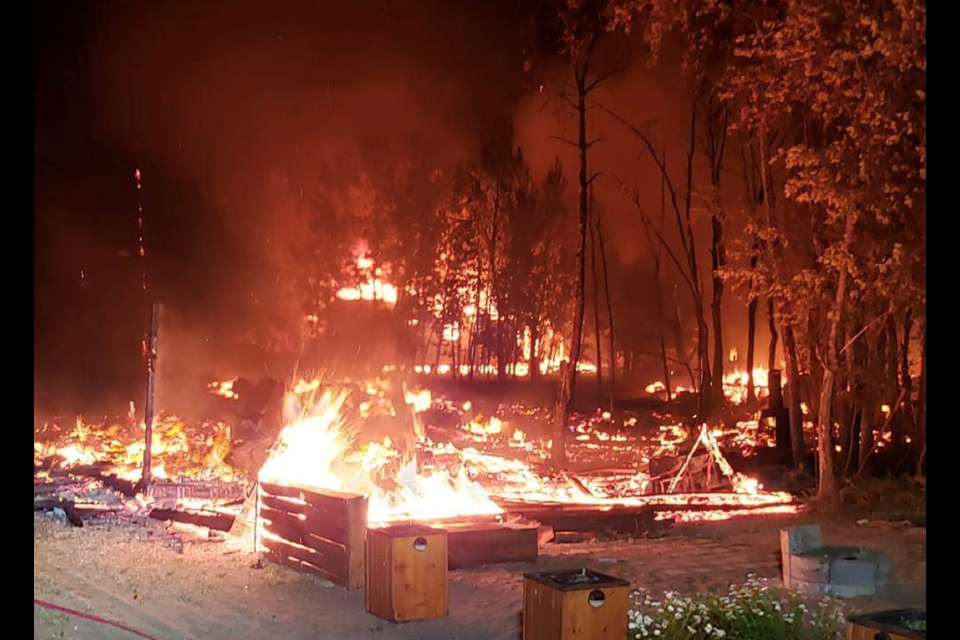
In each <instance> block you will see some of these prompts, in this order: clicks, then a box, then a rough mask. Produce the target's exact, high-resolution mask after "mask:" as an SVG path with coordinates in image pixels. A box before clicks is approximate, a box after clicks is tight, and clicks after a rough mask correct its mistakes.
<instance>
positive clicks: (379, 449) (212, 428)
mask: <svg viewBox="0 0 960 640" xmlns="http://www.w3.org/2000/svg"><path fill="white" fill-rule="evenodd" d="M389 375H390V374H386V375H385V376H383V377H380V378H377V379H373V380H367V381H362V382H344V381H336V382H334V381H325V380H324V379H322V378H312V379H301V380H298V381H297V382H295V383H294V384H292V385H289V387H288V388H287V391H286V392H285V394H283V398H282V408H281V411H282V418H281V419H280V420H279V421H277V422H276V424H277V425H278V426H279V425H282V428H279V429H277V428H276V427H273V428H272V429H270V428H267V429H266V432H265V433H260V434H259V435H258V436H257V437H253V435H252V433H253V432H255V431H256V430H255V429H253V428H251V427H250V426H249V425H248V426H247V427H246V431H244V429H241V428H240V427H239V425H238V426H231V425H229V424H226V423H224V422H221V421H205V422H200V423H195V424H190V425H188V424H187V423H186V422H185V421H184V420H181V419H179V418H177V417H175V416H169V415H161V416H160V417H159V418H158V419H157V421H156V423H155V425H154V430H153V459H154V465H155V467H154V472H153V475H154V477H155V478H157V479H158V480H159V481H160V483H161V484H163V482H166V483H167V488H166V489H159V490H158V489H156V488H154V489H153V490H152V491H151V492H150V493H149V494H147V495H146V496H141V497H139V498H137V501H136V503H135V505H134V506H133V507H128V509H132V510H133V511H140V512H142V511H150V510H151V509H158V508H171V507H172V508H186V509H189V508H192V509H194V510H197V509H201V510H203V509H206V510H208V511H209V510H213V512H215V513H220V514H230V513H232V514H234V515H236V512H237V509H238V508H239V504H240V502H241V501H240V500H238V499H237V498H238V496H242V495H245V494H246V493H249V491H250V490H251V489H252V487H253V486H254V485H255V484H256V482H257V481H263V482H269V483H274V484H280V485H284V486H299V487H304V488H307V489H313V490H330V491H334V492H344V493H351V494H358V495H363V496H367V498H368V500H369V511H368V521H369V524H370V525H372V526H377V525H384V524H389V523H396V522H410V521H415V522H433V521H444V520H450V519H457V518H470V517H480V518H484V517H498V518H503V517H506V516H507V514H508V513H509V512H511V510H513V511H516V510H517V508H518V505H519V506H521V507H522V506H530V505H538V506H540V507H548V506H550V507H555V508H564V507H574V506H575V507H587V508H593V509H594V510H596V511H597V512H598V513H602V512H604V511H609V510H616V509H630V508H634V509H640V508H651V509H654V510H655V511H656V513H657V516H656V517H657V518H658V519H661V520H665V519H682V520H691V519H718V518H729V517H733V516H736V515H741V514H744V513H756V512H757V511H758V510H764V511H767V512H771V513H783V512H793V511H795V510H796V509H797V507H796V504H795V503H794V501H793V498H792V497H791V496H790V495H789V494H786V493H782V492H772V493H771V492H766V491H764V490H763V487H762V486H761V485H760V483H759V482H757V481H756V480H755V479H753V478H751V477H748V476H747V475H744V474H742V473H739V472H736V471H735V470H734V469H733V468H732V466H731V465H730V463H729V462H728V461H727V457H726V454H725V452H735V453H737V454H738V455H740V456H744V455H746V456H749V455H752V454H753V453H754V452H756V450H758V449H762V448H768V447H772V446H773V444H774V443H773V440H772V435H771V434H768V433H765V432H763V431H762V430H761V428H760V425H759V423H758V422H757V421H756V420H748V421H745V422H740V423H737V424H735V425H734V426H732V427H731V428H723V427H714V428H708V427H707V426H706V425H703V426H701V427H700V428H690V427H689V426H688V425H687V424H685V423H684V422H683V421H682V420H681V419H679V418H677V417H674V416H671V415H670V414H668V413H653V414H649V415H641V414H634V413H631V412H627V411H623V412H618V415H616V416H614V415H612V414H611V413H610V412H609V411H601V410H598V411H597V412H596V413H594V414H590V415H574V416H573V419H572V422H571V425H570V427H569V430H568V433H567V434H566V437H567V442H566V444H565V446H566V448H567V451H568V456H569V460H570V467H569V468H567V469H559V468H556V467H553V466H552V465H551V464H550V450H551V448H552V447H553V446H554V443H553V441H552V439H551V438H549V437H547V436H548V435H549V433H548V432H547V431H546V430H545V427H544V423H545V421H546V418H547V416H546V415H545V412H543V411H542V410H540V409H536V408H531V407H528V406H525V405H524V404H521V403H513V404H500V405H498V407H497V409H496V411H494V412H491V413H489V415H484V414H482V413H480V412H479V411H478V410H477V408H476V407H475V406H474V403H473V402H471V401H469V400H454V399H451V398H449V397H446V396H444V395H443V394H436V395H435V394H433V393H431V391H429V390H427V389H414V388H406V387H405V386H404V385H403V383H402V382H398V381H396V380H394V379H388V378H389ZM756 378H758V379H760V376H759V375H758V376H756ZM731 380H733V379H732V378H731ZM737 380H742V376H741V377H738V378H737ZM758 382H759V380H758ZM245 384H247V385H248V386H250V385H249V383H245V382H244V381H240V382H239V383H238V382H237V380H236V379H230V380H226V381H216V382H212V383H210V384H209V387H208V390H209V392H210V393H211V394H214V395H216V396H219V397H221V398H223V399H224V401H226V402H229V403H231V404H236V403H238V402H240V401H241V400H242V399H243V396H242V395H241V394H240V393H239V392H238V391H237V387H240V388H243V387H244V385H245ZM397 386H400V387H402V388H400V389H397V388H396V387H397ZM731 386H733V385H731ZM736 394H737V391H736V389H734V391H733V401H734V402H738V401H740V396H738V395H736ZM264 421H266V420H264ZM241 433H242V434H244V435H242V436H241V435H240V434H241ZM251 446H256V447H259V448H261V449H263V451H262V452H261V453H260V455H259V460H260V462H259V463H258V464H257V465H256V466H255V468H251V467H250V466H249V465H250V457H249V450H250V448H251ZM143 451H144V442H143V424H142V423H138V422H137V421H136V420H135V419H134V418H133V408H132V407H131V414H130V415H129V416H127V418H126V419H125V420H103V421H100V422H96V421H88V420H86V419H83V418H77V419H76V420H74V421H71V422H66V423H59V422H47V423H43V424H41V425H38V426H37V427H36V428H35V443H34V464H35V472H36V473H37V474H39V475H40V477H41V478H42V479H47V480H55V479H57V478H60V479H61V480H62V479H63V478H67V477H77V476H79V477H86V478H87V480H86V481H85V482H86V483H87V487H88V490H89V489H90V486H89V483H90V482H94V481H95V480H96V479H97V478H100V479H103V478H110V479H113V480H112V485H113V486H115V487H116V486H118V483H120V485H121V486H122V487H125V488H126V489H127V490H128V491H127V492H128V493H129V494H131V495H133V494H134V493H135V482H136V481H137V480H138V478H139V474H140V465H141V463H142V457H143ZM123 483H125V484H123ZM107 484H108V486H109V485H110V484H111V482H108V483H107ZM178 485H179V486H181V487H183V486H187V487H188V488H187V489H181V490H179V491H178V490H176V489H173V488H171V487H174V486H178ZM215 486H228V487H235V489H233V490H221V491H216V490H214V489H212V487H215ZM203 487H205V488H203ZM75 488H76V487H75ZM74 499H75V502H76V503H77V504H79V505H81V507H83V506H89V507H90V508H93V504H92V503H93V502H95V501H96V500H95V499H93V500H91V501H89V502H90V503H91V504H88V505H85V501H84V499H83V498H82V496H81V495H75V496H74ZM204 499H206V502H204ZM231 504H232V505H233V506H232V507H230V505H231ZM225 507H229V508H225ZM521 510H522V509H521Z"/></svg>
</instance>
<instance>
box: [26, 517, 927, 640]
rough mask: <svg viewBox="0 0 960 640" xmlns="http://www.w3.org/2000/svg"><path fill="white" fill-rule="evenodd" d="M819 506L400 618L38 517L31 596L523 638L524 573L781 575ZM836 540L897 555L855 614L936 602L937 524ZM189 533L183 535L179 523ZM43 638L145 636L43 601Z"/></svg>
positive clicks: (134, 616)
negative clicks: (785, 545)
mask: <svg viewBox="0 0 960 640" xmlns="http://www.w3.org/2000/svg"><path fill="white" fill-rule="evenodd" d="M812 521H817V518H816V517H814V516H792V517H769V516H768V517H756V518H749V519H740V520H735V521H729V522H725V523H712V524H708V525H696V526H694V525H682V526H681V525H675V526H673V527H671V528H668V529H667V530H665V531H664V532H663V533H662V534H661V535H662V537H656V538H640V539H635V540H613V541H605V542H604V541H596V542H590V543H578V544H564V545H557V544H549V545H546V546H545V547H544V548H543V549H542V550H541V558H540V560H539V562H537V563H536V564H512V565H509V564H508V565H498V566H490V567H480V568H474V569H468V570H461V571H456V572H452V573H451V574H450V615H449V617H447V618H445V619H442V620H432V621H424V622H415V623H407V624H401V625H394V624H391V623H389V622H385V621H382V620H380V619H378V618H375V617H373V616H371V615H369V614H367V613H366V612H365V610H364V594H363V590H356V591H346V590H344V589H341V588H338V587H334V586H332V585H330V584H329V583H326V582H324V581H322V580H319V579H317V578H314V577H311V576H306V575H301V574H299V573H296V572H294V571H290V570H288V569H284V568H281V567H277V566H274V565H272V564H270V563H266V564H264V565H263V567H262V568H255V565H257V564H258V563H257V560H258V556H256V555H254V554H252V553H250V552H247V551H242V550H238V549H236V548H232V547H230V546H229V545H226V544H224V543H223V542H210V541H204V540H203V538H202V537H201V536H198V535H196V534H195V533H194V535H189V534H188V533H184V531H185V530H183V529H174V530H171V529H170V528H169V526H168V525H166V524H165V523H159V522H155V521H147V522H143V523H127V522H124V523H121V522H117V521H100V522H90V523H88V524H87V526H85V527H83V528H73V527H69V526H68V525H65V524H63V523H62V522H59V521H57V520H55V519H53V518H50V517H47V516H35V517H34V545H33V565H34V581H33V592H34V598H37V599H41V600H45V601H48V602H53V603H56V604H59V605H63V606H67V607H71V608H73V609H78V610H81V611H86V612H90V613H94V614H96V615H98V616H100V617H103V618H108V619H111V620H116V621H118V622H122V623H123V624H125V625H127V626H130V627H133V628H136V629H139V630H141V631H143V632H145V633H148V634H150V635H152V636H155V637H157V638H160V639H162V640H184V639H190V640H206V639H211V640H216V639H220V638H224V639H228V640H260V639H263V638H277V639H284V640H327V639H329V640H341V639H342V640H353V639H363V638H374V637H375V638H383V639H387V640H389V639H400V638H407V639H418V640H441V639H448V638H449V639H462V640H469V639H473V638H477V639H480V638H484V639H489V640H516V639H518V638H519V637H520V607H521V604H522V602H521V601H522V580H523V577H522V576H523V573H524V572H529V571H543V570H548V569H559V568H574V567H578V566H584V565H585V566H590V567H592V568H595V569H597V570H600V571H603V572H606V573H611V574H614V575H617V576H619V577H623V578H627V579H629V580H630V581H631V583H632V584H633V585H634V586H643V587H645V588H647V589H650V590H652V591H654V592H662V591H664V590H672V591H677V592H681V593H695V592H700V591H707V590H722V589H726V588H727V586H728V585H729V584H731V583H734V582H740V581H742V580H743V579H744V578H745V577H746V575H747V574H750V573H754V574H758V575H760V576H763V577H769V578H776V577H777V576H778V575H779V569H778V560H777V549H778V547H779V536H778V530H779V529H780V528H781V527H783V526H787V525H789V524H791V523H808V522H812ZM821 524H823V527H824V538H825V540H826V541H827V542H828V543H836V544H855V545H864V546H868V547H873V548H878V549H882V550H884V551H886V552H887V553H890V554H891V555H892V557H893V558H894V566H895V569H894V578H895V580H896V581H897V587H896V589H895V590H894V592H893V593H892V594H891V595H890V596H889V597H887V598H886V599H884V600H861V601H856V602H851V607H852V608H853V609H858V610H868V609H878V608H886V607H892V606H896V607H904V606H920V607H923V608H925V607H926V529H925V528H917V527H909V526H899V525H892V524H889V523H871V524H866V525H862V524H861V525H858V524H857V523H856V522H854V521H853V520H837V519H827V520H822V519H821ZM177 532H179V533H177ZM34 638H72V639H75V640H129V639H132V638H135V636H133V635H131V634H129V633H126V632H122V631H115V630H112V629H110V628H108V627H103V626H101V625H96V624H93V623H90V622H86V621H83V620H79V619H76V618H74V617H70V616H67V615H64V614H61V613H57V612H51V611H48V610H43V609H41V608H39V607H37V606H36V605H35V606H34Z"/></svg>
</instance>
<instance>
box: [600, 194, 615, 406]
mask: <svg viewBox="0 0 960 640" xmlns="http://www.w3.org/2000/svg"><path fill="white" fill-rule="evenodd" d="M596 220H597V222H596V226H597V240H598V241H599V245H600V264H601V266H602V267H603V292H604V297H605V298H606V301H607V320H608V321H609V327H610V350H609V352H610V413H613V410H614V401H613V398H614V394H615V393H616V388H617V342H616V338H615V334H614V331H613V302H612V301H611V299H610V274H609V271H608V269H607V248H606V244H605V243H604V241H603V228H602V227H601V226H600V213H599V212H597V216H596Z"/></svg>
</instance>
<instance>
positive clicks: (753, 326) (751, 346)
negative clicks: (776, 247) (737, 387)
mask: <svg viewBox="0 0 960 640" xmlns="http://www.w3.org/2000/svg"><path fill="white" fill-rule="evenodd" d="M751 264H752V265H753V266H756V260H751ZM759 302H760V300H759V299H757V298H756V297H753V298H751V299H750V304H749V305H748V306H747V401H748V402H753V401H754V400H756V399H757V384H756V381H755V380H754V379H753V370H754V368H755V367H754V360H755V358H756V349H757V305H758V304H759Z"/></svg>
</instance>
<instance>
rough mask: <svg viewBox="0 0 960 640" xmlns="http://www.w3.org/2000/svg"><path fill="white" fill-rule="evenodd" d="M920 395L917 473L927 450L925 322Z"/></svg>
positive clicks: (922, 337)
mask: <svg viewBox="0 0 960 640" xmlns="http://www.w3.org/2000/svg"><path fill="white" fill-rule="evenodd" d="M920 338H921V343H920V397H919V399H918V400H917V441H918V442H917V444H918V446H919V449H920V451H921V454H920V461H919V462H918V465H917V475H920V474H921V473H922V472H923V469H922V467H923V463H924V462H925V460H924V459H923V458H924V454H925V453H926V451H927V322H926V320H924V321H923V323H922V324H921V325H920Z"/></svg>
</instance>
